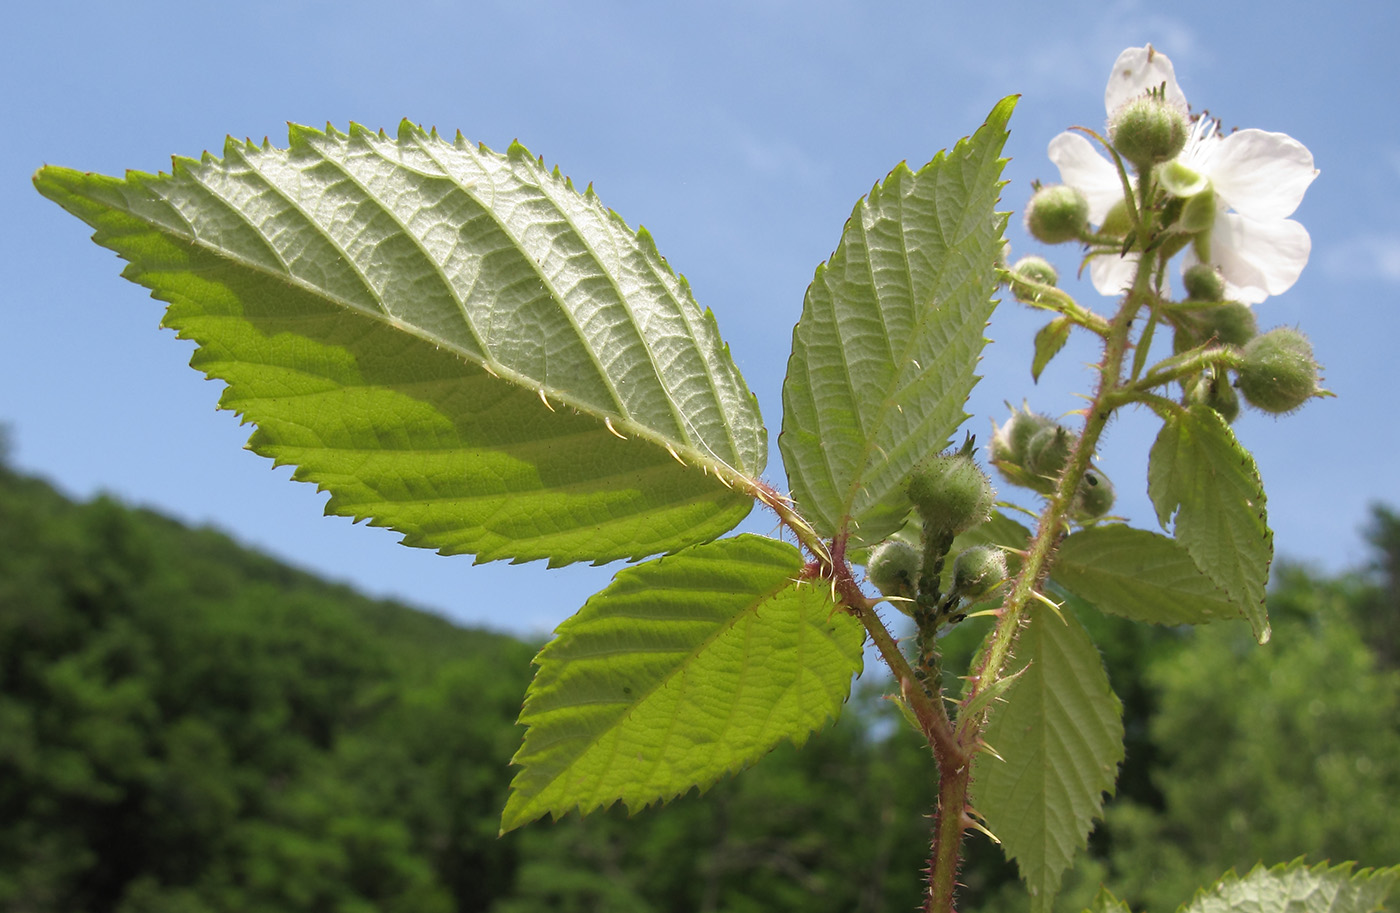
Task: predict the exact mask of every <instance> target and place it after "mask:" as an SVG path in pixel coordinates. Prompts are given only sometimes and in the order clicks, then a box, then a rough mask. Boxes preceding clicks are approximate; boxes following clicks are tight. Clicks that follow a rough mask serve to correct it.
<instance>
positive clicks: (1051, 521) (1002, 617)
mask: <svg viewBox="0 0 1400 913" xmlns="http://www.w3.org/2000/svg"><path fill="white" fill-rule="evenodd" d="M1144 214H1146V213H1145V211H1144ZM1142 228H1143V229H1145V228H1147V226H1142ZM1147 234H1148V232H1147V231H1145V230H1143V231H1141V233H1140V235H1139V244H1138V247H1139V250H1141V251H1143V252H1142V254H1141V255H1140V260H1139V262H1138V268H1137V271H1136V275H1135V276H1134V279H1133V286H1132V288H1131V289H1130V290H1129V291H1128V293H1127V295H1126V296H1125V297H1124V300H1123V304H1122V306H1121V307H1120V308H1119V311H1118V313H1117V315H1116V316H1115V317H1114V318H1113V321H1112V323H1111V324H1110V326H1109V328H1108V332H1107V334H1105V342H1104V355H1103V360H1102V361H1101V362H1100V363H1099V377H1098V383H1097V389H1096V390H1095V392H1094V396H1093V399H1092V400H1091V402H1090V405H1089V407H1088V408H1087V409H1085V410H1084V428H1083V431H1082V432H1081V433H1080V435H1079V440H1078V442H1077V444H1076V446H1075V448H1074V450H1073V452H1072V453H1071V454H1070V456H1069V461H1068V463H1067V465H1066V466H1065V469H1064V472H1063V473H1062V474H1061V475H1060V479H1059V483H1058V484H1057V485H1056V488H1055V491H1054V493H1053V494H1052V495H1051V496H1050V498H1049V500H1048V501H1047V503H1046V504H1045V507H1044V509H1043V510H1042V511H1041V513H1040V520H1039V523H1038V525H1037V527H1036V531H1035V536H1034V538H1033V539H1032V540H1031V543H1030V545H1029V547H1028V548H1027V551H1026V556H1025V560H1024V561H1023V562H1022V564H1021V570H1020V572H1019V573H1018V574H1017V575H1016V579H1015V580H1014V581H1013V583H1012V585H1011V591H1010V594H1009V595H1008V596H1007V598H1006V601H1005V603H1003V605H1002V609H1001V611H1000V613H999V618H998V619H997V622H996V626H995V628H994V629H993V631H992V634H991V636H990V637H989V638H988V639H987V641H986V644H985V645H984V647H983V648H982V650H981V652H980V653H979V655H978V656H977V657H976V658H975V659H974V660H973V664H972V668H971V670H970V679H969V681H970V686H969V689H968V692H967V695H966V697H965V698H964V701H963V703H962V706H963V707H969V706H972V705H973V701H975V700H976V699H977V697H978V696H979V695H980V694H982V693H984V692H985V691H986V690H987V689H988V688H990V687H991V686H993V685H995V684H996V683H997V681H999V680H1000V679H1001V677H1002V676H1003V675H1004V673H1005V671H1006V666H1007V663H1008V661H1009V660H1010V658H1011V650H1012V647H1013V646H1014V644H1015V641H1016V635H1017V633H1018V632H1019V630H1020V628H1021V625H1022V622H1023V621H1024V620H1025V619H1026V617H1027V612H1028V609H1029V607H1030V605H1031V602H1032V599H1033V597H1034V595H1035V594H1036V593H1037V592H1038V590H1039V589H1040V587H1041V586H1042V585H1043V583H1044V580H1045V578H1046V575H1047V574H1048V572H1049V569H1050V563H1051V559H1052V557H1053V555H1054V551H1055V547H1056V546H1057V545H1058V544H1059V542H1060V540H1061V538H1062V537H1063V536H1064V534H1065V532H1066V531H1067V528H1068V522H1069V512H1070V507H1071V505H1072V504H1073V502H1074V497H1075V493H1076V492H1077V491H1078V488H1079V484H1080V482H1081V481H1082V479H1083V478H1084V473H1085V472H1086V471H1087V470H1088V468H1089V464H1090V460H1091V459H1092V457H1093V454H1094V450H1095V449H1096V447H1097V445H1098V441H1099V437H1100V436H1101V435H1102V433H1103V430H1104V428H1105V426H1106V425H1107V424H1108V421H1109V419H1110V418H1111V417H1112V415H1113V412H1114V410H1115V409H1117V408H1118V407H1119V406H1121V405H1123V404H1124V403H1125V402H1126V401H1131V400H1132V399H1134V398H1136V397H1138V396H1143V395H1149V394H1146V391H1145V390H1134V391H1133V394H1129V393H1128V389H1126V388H1125V387H1124V385H1123V368H1124V361H1125V357H1126V355H1127V352H1128V350H1129V348H1130V339H1129V337H1130V333H1131V330H1132V322H1133V318H1134V317H1135V316H1136V315H1137V314H1138V312H1139V311H1140V310H1141V309H1142V307H1143V305H1144V304H1145V303H1146V302H1147V301H1148V300H1149V298H1150V289H1149V285H1150V284H1151V281H1152V275H1153V259H1154V258H1152V257H1151V256H1149V255H1148V254H1147V253H1146V251H1145V248H1146V246H1147V245H1146V243H1145V239H1146V236H1147ZM1148 377H1149V378H1151V379H1152V380H1153V381H1154V382H1160V381H1162V380H1163V379H1164V378H1165V377H1166V372H1163V373H1159V374H1149V375H1148ZM1147 379H1148V378H1144V379H1143V381H1140V382H1139V384H1137V385H1134V386H1141V385H1142V384H1143V383H1145V382H1146V380H1147ZM1125 394H1128V395H1125ZM988 710H989V706H988V707H983V708H982V709H980V710H978V711H976V712H972V713H964V714H959V716H958V718H957V722H956V724H955V726H954V739H953V741H954V743H955V744H956V746H957V749H958V750H957V751H954V752H946V753H945V754H946V755H947V756H948V757H961V758H965V759H966V763H964V764H963V765H962V766H960V767H956V768H952V767H949V766H947V765H944V764H943V763H941V759H940V764H939V773H940V782H939V791H938V812H937V826H936V829H935V834H934V844H933V850H932V854H931V857H930V860H929V889H928V894H927V900H926V902H925V906H924V910H925V913H953V911H954V909H955V902H956V897H955V892H956V888H957V872H958V863H959V860H960V858H961V855H962V840H963V836H964V834H965V832H966V830H967V822H968V808H969V807H970V806H969V804H968V789H969V787H970V785H971V780H972V776H971V766H972V765H971V759H972V757H973V756H974V754H975V752H976V751H977V750H978V749H979V745H980V740H981V736H982V730H983V728H984V726H985V725H986V718H987V712H988Z"/></svg>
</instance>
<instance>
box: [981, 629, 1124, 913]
mask: <svg viewBox="0 0 1400 913" xmlns="http://www.w3.org/2000/svg"><path fill="white" fill-rule="evenodd" d="M1016 656H1017V660H1018V662H1017V663H1016V668H1014V669H1009V670H1008V673H1009V674H1019V676H1020V677H1019V678H1017V679H1016V682H1015V684H1014V685H1013V686H1012V687H1011V688H1010V689H1009V690H1008V691H1007V693H1006V694H1005V695H1004V700H1005V703H1004V704H1001V705H998V706H997V707H995V708H994V709H993V710H992V712H991V717H990V719H989V720H988V723H987V728H986V730H985V731H984V733H983V738H984V740H985V741H986V743H987V744H988V745H990V746H991V747H992V748H993V749H994V750H995V751H996V752H997V753H998V754H1000V755H1001V757H1002V758H1003V759H1004V760H999V759H997V758H996V757H993V756H992V755H990V754H988V753H986V752H981V753H979V754H978V755H977V759H976V761H975V762H974V763H975V764H976V767H975V770H974V772H973V793H974V797H975V798H974V805H975V807H976V809H977V811H978V812H979V813H980V814H981V815H982V817H983V818H984V819H985V820H986V822H987V826H988V827H989V828H990V829H991V831H992V833H994V834H996V835H997V838H998V839H1000V840H1001V843H1002V848H1003V849H1004V850H1005V852H1006V855H1007V856H1008V857H1009V858H1012V859H1015V860H1016V864H1017V867H1018V868H1019V869H1020V871H1021V878H1022V879H1023V880H1024V881H1025V882H1026V887H1027V889H1028V890H1029V891H1030V894H1031V909H1032V910H1036V911H1042V910H1049V909H1050V908H1051V905H1052V903H1053V901H1054V899H1055V894H1056V892H1057V891H1058V890H1059V887H1060V878H1061V876H1062V875H1063V873H1064V871H1065V869H1067V868H1069V866H1070V863H1071V862H1072V861H1073V860H1074V856H1075V854H1076V853H1077V852H1079V851H1080V850H1082V849H1083V848H1084V847H1085V846H1086V845H1087V842H1088V840H1087V838H1088V835H1089V831H1090V829H1091V828H1092V826H1093V820H1094V819H1095V818H1097V817H1099V815H1100V813H1101V812H1102V810H1103V794H1104V793H1105V792H1108V793H1111V792H1112V791H1113V785H1114V781H1115V780H1116V778H1117V774H1118V764H1119V762H1121V761H1122V760H1123V723H1122V705H1121V704H1120V703H1119V702H1118V698H1117V697H1115V696H1114V694H1113V691H1112V689H1111V688H1110V687H1109V684H1108V676H1107V674H1106V673H1105V672H1104V668H1103V662H1102V661H1101V660H1100V658H1099V652H1098V650H1097V649H1096V648H1095V647H1094V643H1093V641H1092V640H1090V639H1089V635H1088V633H1087V632H1086V631H1085V630H1084V628H1083V627H1082V626H1081V625H1080V624H1079V622H1078V620H1077V619H1075V617H1074V615H1073V613H1068V612H1067V613H1065V615H1064V620H1061V619H1060V618H1058V617H1056V616H1055V615H1054V614H1053V613H1051V612H1050V611H1048V610H1047V609H1044V608H1043V607H1042V608H1038V609H1037V610H1036V611H1035V613H1034V614H1033V615H1032V616H1031V621H1030V623H1029V624H1028V625H1027V626H1026V628H1025V630H1024V631H1022V632H1021V635H1020V639H1019V641H1018V643H1017V649H1016ZM1022 670H1024V671H1022Z"/></svg>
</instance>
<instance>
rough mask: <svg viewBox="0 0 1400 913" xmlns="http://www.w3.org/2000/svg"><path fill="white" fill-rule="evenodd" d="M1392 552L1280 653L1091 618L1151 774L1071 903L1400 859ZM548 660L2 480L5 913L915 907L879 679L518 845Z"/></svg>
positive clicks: (1306, 581)
mask: <svg viewBox="0 0 1400 913" xmlns="http://www.w3.org/2000/svg"><path fill="white" fill-rule="evenodd" d="M1369 536H1370V539H1371V541H1372V543H1373V545H1374V546H1375V560H1374V563H1373V566H1371V567H1369V568H1366V569H1363V570H1359V571H1357V572H1355V573H1351V574H1347V575H1343V576H1340V577H1336V578H1322V577H1319V576H1317V575H1312V574H1309V573H1307V572H1306V571H1304V570H1302V569H1300V568H1297V567H1287V568H1283V569H1281V570H1280V571H1278V572H1277V573H1276V578H1277V579H1276V584H1275V588H1274V590H1273V592H1272V595H1271V598H1270V612H1271V613H1272V615H1273V618H1274V630H1275V633H1274V639H1273V642H1272V643H1271V644H1270V645H1268V646H1267V647H1263V648H1259V647H1255V646H1254V645H1253V644H1252V642H1251V640H1250V638H1249V632H1248V629H1247V627H1246V626H1244V625H1217V626H1213V627H1212V628H1209V629H1204V630H1202V631H1200V632H1189V631H1180V630H1166V629H1160V628H1149V627H1145V626H1141V625H1133V624H1128V623H1119V622H1118V621H1117V620H1115V619H1106V618H1103V617H1100V616H1098V615H1097V614H1096V613H1093V612H1091V611H1087V610H1085V611H1082V612H1081V617H1082V618H1083V620H1084V621H1085V623H1086V624H1087V625H1088V626H1089V627H1090V629H1091V631H1092V632H1093V633H1094V635H1095V637H1096V638H1098V639H1099V642H1100V643H1101V644H1102V645H1103V649H1104V655H1105V660H1106V662H1107V664H1108V667H1109V672H1110V676H1111V677H1112V679H1113V682H1114V686H1115V688H1116V689H1117V691H1118V693H1119V694H1120V696H1121V697H1122V698H1123V702H1124V710H1125V716H1126V719H1125V722H1126V726H1127V733H1128V760H1127V762H1126V764H1125V767H1124V770H1123V776H1122V779H1121V780H1120V784H1119V796H1118V798H1117V800H1115V801H1114V802H1113V803H1112V804H1111V805H1110V806H1109V810H1108V815H1107V821H1106V823H1105V824H1104V825H1102V826H1101V827H1100V828H1099V830H1098V831H1097V832H1096V833H1095V834H1094V836H1093V838H1092V841H1091V849H1092V852H1091V854H1090V855H1089V856H1087V857H1085V859H1084V861H1083V862H1082V863H1081V865H1080V866H1079V867H1078V869H1076V870H1075V871H1074V872H1073V873H1071V874H1070V876H1068V885H1069V889H1068V890H1067V891H1066V892H1065V895H1064V896H1063V897H1062V898H1061V902H1060V908H1061V909H1064V910H1070V911H1078V910H1079V909H1081V908H1082V906H1083V905H1084V903H1085V902H1086V901H1087V899H1088V898H1089V897H1090V896H1091V895H1092V893H1093V892H1094V891H1095V890H1096V889H1097V886H1098V884H1099V883H1100V882H1105V883H1107V884H1109V885H1110V886H1111V887H1112V888H1113V890H1114V891H1115V892H1116V893H1117V894H1118V895H1119V896H1120V897H1123V898H1126V899H1128V900H1129V901H1130V902H1131V903H1132V904H1133V905H1134V907H1135V908H1141V907H1144V906H1145V907H1148V908H1150V909H1153V910H1163V911H1166V910H1171V909H1174V908H1175V906H1176V905H1177V904H1178V903H1179V902H1182V901H1185V900H1187V899H1189V896H1190V891H1191V890H1192V889H1193V888H1194V887H1195V886H1197V885H1199V884H1200V883H1202V882H1204V881H1206V880H1209V879H1212V878H1214V877H1216V876H1218V875H1219V874H1220V872H1221V871H1222V870H1223V869H1224V868H1226V867H1228V866H1229V865H1236V866H1241V867H1244V866H1248V865H1250V864H1252V863H1253V862H1255V861H1257V860H1259V859H1263V860H1265V861H1268V862H1279V861H1284V860H1288V859H1291V858H1294V857H1296V856H1298V855H1302V854H1306V855H1308V856H1309V857H1310V858H1313V859H1323V858H1331V859H1332V860H1334V861H1340V860H1342V859H1356V860H1359V861H1360V862H1362V863H1364V864H1370V865H1378V864H1389V863H1395V862H1400V821H1397V820H1396V815H1395V811H1394V805H1395V797H1397V796H1400V673H1398V672H1397V668H1396V661H1397V657H1400V636H1397V632H1400V581H1397V579H1396V578H1397V571H1400V518H1397V517H1396V516H1395V515H1394V514H1392V513H1390V512H1388V511H1385V510H1379V509H1378V510H1377V511H1376V513H1375V516H1374V519H1373V524H1372V527H1371V529H1370V530H1369ZM443 560H450V559H443ZM520 573H522V574H530V573H543V571H541V570H537V569H522V570H521V571H520ZM964 627H965V628H966V630H960V631H957V632H955V633H954V634H953V635H951V636H949V637H948V638H947V639H946V644H947V650H948V652H949V654H950V658H949V660H948V662H947V666H948V667H949V668H958V667H959V663H962V664H963V665H964V666H965V664H966V656H967V655H968V653H969V651H970V650H971V649H972V648H973V646H974V645H975V644H976V642H977V640H978V638H979V637H980V632H979V631H978V630H977V628H976V626H975V624H973V623H968V624H966V625H965V626H964ZM538 646H539V645H538V644H527V643H523V642H521V641H519V640H516V639H513V638H510V637H507V636H503V635H500V634H495V633H490V632H486V631H480V630H468V629H463V628H459V627H456V626H453V625H452V624H450V623H449V622H447V621H445V620H443V619H441V618H438V617H435V616H432V615H428V614H425V613H422V612H418V611H415V610H412V609H409V608H406V607H403V606H400V605H396V604H393V603H390V602H385V601H377V600H371V599H368V598H366V597H364V596H362V595H359V594H357V593H356V592H354V591H353V590H351V589H349V588H347V587H344V586H339V585H335V584H331V583H327V582H325V581H323V580H320V579H319V578H316V577H314V576H312V575H310V574H307V573H304V572H301V571H297V570H294V569H291V568H289V567H287V566H286V565H284V564H281V563H279V562H278V561H276V560H274V559H272V558H269V557H267V556H265V555H262V554H259V553H257V552H254V551H251V550H248V549H246V548H243V547H241V546H239V545H238V544H237V543H235V542H234V541H233V540H231V539H229V538H228V537H227V536H224V535H223V534H220V533H218V532H214V531H211V530H208V529H191V528H189V527H187V526H183V525H181V524H178V523H176V522H174V521H172V520H169V519H166V518H164V517H161V516H159V515H157V514H155V513H152V512H149V511H145V510H134V509H131V508H128V507H125V506H123V505H121V504H119V503H117V502H115V501H112V500H110V499H107V498H98V499H96V500H94V501H91V502H89V503H83V504H79V503H74V502H72V501H70V500H68V499H66V498H64V497H63V496H62V495H61V494H59V493H58V492H56V491H55V490H54V489H53V488H51V487H50V486H49V485H47V484H45V483H44V482H42V481H39V480H36V479H33V478H27V477H24V476H21V475H18V474H16V473H15V472H13V471H12V470H10V469H8V468H4V467H0V911H6V913H51V911H53V913H57V911H63V913H74V911H81V913H112V911H116V913H215V911H219V913H222V911H229V913H244V911H267V913H281V911H287V913H291V911H298V913H300V911H306V913H311V911H316V913H324V911H332V913H371V911H401V913H448V911H493V913H527V911H528V913H535V911H549V913H582V911H608V913H630V911H636V913H642V911H656V913H685V911H721V910H723V911H736V913H744V911H754V913H757V911H785V910H791V911H803V913H824V911H833V913H834V911H842V913H850V911H885V910H891V911H906V910H912V909H914V908H915V907H916V906H917V904H918V900H919V890H920V886H921V884H920V882H921V879H920V877H919V870H920V868H921V867H922V865H923V860H924V858H925V855H926V853H927V849H928V833H927V828H928V821H927V819H926V817H925V816H926V815H927V813H928V812H929V810H930V808H931V805H932V802H933V796H934V784H933V782H932V776H933V774H932V765H931V764H930V763H929V762H928V759H927V758H926V757H925V756H924V749H922V748H921V747H920V745H919V742H918V740H917V739H916V738H915V737H913V736H912V734H910V733H906V732H905V731H904V730H903V728H902V725H903V724H902V723H900V722H899V720H898V719H897V717H896V716H895V715H894V714H893V713H891V711H890V709H889V707H888V706H887V705H886V704H885V703H884V702H883V701H881V700H880V699H879V697H878V688H865V687H861V686H859V685H858V687H857V692H856V697H855V698H853V699H852V702H851V705H850V706H849V707H848V709H847V712H846V713H845V714H844V715H843V718H842V721H841V722H840V723H839V724H837V725H836V726H835V727H833V728H832V729H830V730H829V731H826V732H823V733H820V734H818V735H816V736H814V737H813V738H812V739H811V740H810V741H809V743H808V744H807V745H806V746H805V747H804V748H802V749H801V750H797V749H793V748H791V747H790V746H788V747H784V748H781V749H779V750H777V751H775V752H774V753H773V754H772V755H771V756H770V757H768V758H767V759H765V760H764V761H763V762H762V763H760V764H759V765H757V766H756V767H755V768H754V769H753V770H750V771H748V772H746V773H744V774H742V775H741V776H739V777H737V778H735V779H733V780H730V781H727V782H724V783H721V784H720V785H719V786H717V787H715V788H714V789H712V790H710V791H709V792H708V793H706V794H705V795H703V796H695V795H691V796H687V797H685V798H683V799H681V800H679V801H677V802H674V803H672V804H671V805H669V806H667V807H665V808H661V809H650V810H647V811H645V812H641V813H639V814H637V815H636V816H635V817H632V818H630V819H629V818H628V817H627V816H626V815H625V814H623V813H621V812H620V811H619V810H613V811H612V812H609V813H606V814H599V815H595V816H591V817H589V818H587V819H582V820H580V819H578V818H577V817H576V816H570V817H568V818H565V819H563V820H561V821H560V822H557V823H553V824H551V823H549V822H540V823H537V824H534V825H531V826H529V827H527V828H525V829H523V830H522V831H521V832H518V833H512V834H509V835H506V836H505V837H498V836H497V830H498V822H499V813H500V809H501V807H502V805H503V803H504V800H505V795H506V790H507V786H508V783H509V780H510V776H511V769H510V767H509V766H508V765H509V760H510V757H511V754H512V753H513V752H514V750H515V748H516V746H517V745H518V743H519V739H520V731H519V730H518V729H517V728H516V727H515V725H514V719H515V715H516V713H517V712H518V710H519V708H520V703H521V698H522V696H523V694H524V691H525V688H526V686H527V684H528V682H529V676H530V659H531V657H532V655H533V654H534V652H535V650H536V649H537V648H538ZM866 678H867V680H877V679H879V678H880V675H879V674H878V670H871V671H870V672H869V673H867V676H866ZM1014 879H1015V871H1014V869H1013V868H1009V867H1007V866H1006V865H1005V864H1004V863H1002V862H1000V861H999V854H998V853H997V852H995V851H994V850H992V849H991V848H990V847H989V846H987V845H986V844H985V841H983V842H981V843H978V842H976V841H974V845H973V847H972V852H971V854H970V858H969V860H968V861H967V865H966V866H965V869H964V877H963V880H964V881H965V882H966V884H967V885H968V887H967V893H966V895H965V901H966V902H965V905H966V907H967V908H968V909H978V910H1006V911H1011V910H1019V909H1022V908H1023V907H1024V895H1023V894H1022V893H1020V889H1019V888H1017V887H1016V886H1015V885H1014V884H1008V882H1014Z"/></svg>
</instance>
